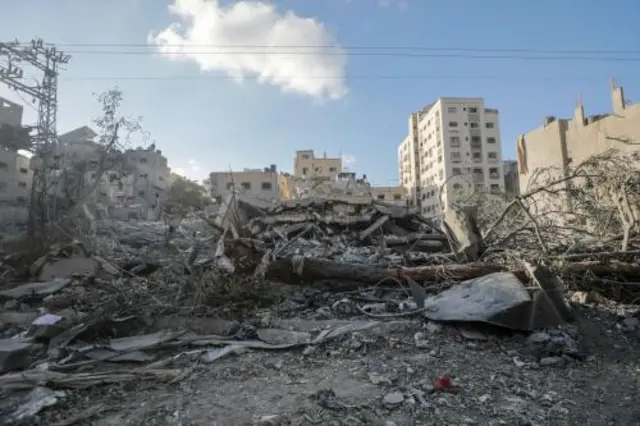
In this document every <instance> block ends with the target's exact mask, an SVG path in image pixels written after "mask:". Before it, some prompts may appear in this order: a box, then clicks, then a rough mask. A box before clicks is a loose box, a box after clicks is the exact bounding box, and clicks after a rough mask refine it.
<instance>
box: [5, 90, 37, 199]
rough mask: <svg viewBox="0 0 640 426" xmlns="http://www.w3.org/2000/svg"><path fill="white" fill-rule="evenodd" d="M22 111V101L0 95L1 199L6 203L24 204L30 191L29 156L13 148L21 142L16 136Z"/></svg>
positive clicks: (21, 143)
mask: <svg viewBox="0 0 640 426" xmlns="http://www.w3.org/2000/svg"><path fill="white" fill-rule="evenodd" d="M22 113H23V108H22V106H21V105H18V104H16V103H14V102H11V101H9V100H6V99H4V98H0V136H1V137H0V203H2V204H7V205H18V206H24V205H27V204H28V201H29V197H30V193H31V182H32V180H33V171H32V170H31V169H30V167H29V159H28V158H27V157H26V156H24V155H22V154H20V153H18V150H17V149H16V148H18V147H20V146H21V145H24V142H20V141H18V140H17V138H18V137H19V136H18V135H19V131H20V130H21V129H22Z"/></svg>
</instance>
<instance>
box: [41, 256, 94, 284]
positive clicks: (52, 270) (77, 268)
mask: <svg viewBox="0 0 640 426" xmlns="http://www.w3.org/2000/svg"><path fill="white" fill-rule="evenodd" d="M97 272H98V262H97V261H96V260H95V259H93V258H91V257H80V256H75V257H69V258H65V259H59V260H56V261H53V262H48V263H45V264H44V266H43V267H42V269H41V271H40V279H41V280H43V281H45V280H51V279H54V278H67V277H71V276H73V275H96V274H97Z"/></svg>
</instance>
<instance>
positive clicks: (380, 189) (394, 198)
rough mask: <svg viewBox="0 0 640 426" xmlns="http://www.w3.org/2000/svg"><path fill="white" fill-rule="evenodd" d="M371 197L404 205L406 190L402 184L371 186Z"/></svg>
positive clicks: (405, 202)
mask: <svg viewBox="0 0 640 426" xmlns="http://www.w3.org/2000/svg"><path fill="white" fill-rule="evenodd" d="M370 190H371V197H372V198H373V199H374V200H380V201H384V202H386V203H392V204H398V205H403V206H404V205H406V204H407V199H408V197H407V192H406V191H405V189H404V187H402V186H371V187H370Z"/></svg>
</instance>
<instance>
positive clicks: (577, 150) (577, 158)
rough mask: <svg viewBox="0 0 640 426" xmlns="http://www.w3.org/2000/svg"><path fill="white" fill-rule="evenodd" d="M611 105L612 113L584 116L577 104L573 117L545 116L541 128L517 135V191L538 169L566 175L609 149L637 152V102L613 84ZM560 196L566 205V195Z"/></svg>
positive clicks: (639, 117)
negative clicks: (552, 170) (632, 102)
mask: <svg viewBox="0 0 640 426" xmlns="http://www.w3.org/2000/svg"><path fill="white" fill-rule="evenodd" d="M611 103H612V112H610V113H607V114H597V115H590V116H585V112H584V106H583V105H582V102H578V104H577V105H576V108H575V110H574V113H573V118H556V117H552V116H549V117H545V119H544V123H543V125H542V126H540V127H538V128H536V129H534V130H532V131H530V132H528V133H525V134H523V135H521V136H520V138H519V139H518V141H517V146H516V147H517V156H518V173H519V185H520V191H521V192H523V193H524V192H526V191H527V190H528V188H529V185H530V183H532V182H530V180H531V178H532V176H534V175H535V174H536V170H538V169H547V168H549V167H559V168H560V169H561V170H562V172H564V173H568V172H569V168H570V167H572V166H576V165H578V164H580V163H582V162H583V161H585V160H587V159H588V158H590V157H592V156H594V155H599V154H602V153H605V152H607V151H609V150H611V149H614V150H617V151H619V152H620V153H621V154H632V153H638V152H639V149H638V147H639V145H638V144H639V143H640V103H636V104H629V103H628V102H627V101H626V100H625V96H624V89H623V88H622V87H617V86H616V84H615V82H614V81H611ZM562 172H561V173H562ZM534 184H536V185H539V184H540V182H537V183H534ZM563 185H566V183H563ZM562 196H563V197H565V198H564V199H563V200H562V201H563V202H564V203H565V205H566V206H568V205H569V202H570V200H569V197H570V193H569V192H566V193H564V194H562Z"/></svg>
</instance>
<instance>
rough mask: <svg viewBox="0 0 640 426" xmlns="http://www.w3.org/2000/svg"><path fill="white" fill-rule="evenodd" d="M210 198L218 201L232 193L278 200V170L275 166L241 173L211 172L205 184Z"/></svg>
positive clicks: (246, 170)
mask: <svg viewBox="0 0 640 426" xmlns="http://www.w3.org/2000/svg"><path fill="white" fill-rule="evenodd" d="M206 185H207V186H208V187H209V188H210V191H211V197H212V198H213V199H214V200H217V201H220V200H221V199H223V198H224V197H226V196H227V195H229V194H231V193H233V192H234V191H237V192H240V193H243V194H247V195H251V196H255V197H259V198H262V199H265V200H277V199H280V185H279V175H278V169H277V167H276V165H275V164H272V165H270V166H269V167H265V168H264V169H244V170H243V171H241V172H212V173H210V174H209V179H208V182H207V184H206Z"/></svg>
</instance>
